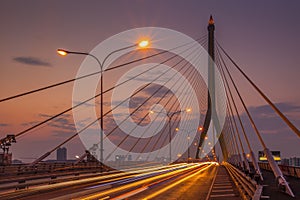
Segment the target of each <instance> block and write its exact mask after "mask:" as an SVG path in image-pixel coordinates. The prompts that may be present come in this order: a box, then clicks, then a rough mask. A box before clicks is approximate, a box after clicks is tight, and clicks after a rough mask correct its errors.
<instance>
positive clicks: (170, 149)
mask: <svg viewBox="0 0 300 200" xmlns="http://www.w3.org/2000/svg"><path fill="white" fill-rule="evenodd" d="M191 111H192V109H190V108H187V109H186V110H178V111H175V112H167V113H166V115H167V117H168V126H169V147H170V148H169V156H170V163H171V162H172V147H171V141H172V129H171V121H172V118H173V117H174V116H175V115H176V114H179V113H182V112H187V113H188V112H191ZM150 113H151V114H153V113H158V114H159V113H164V112H156V111H153V110H150Z"/></svg>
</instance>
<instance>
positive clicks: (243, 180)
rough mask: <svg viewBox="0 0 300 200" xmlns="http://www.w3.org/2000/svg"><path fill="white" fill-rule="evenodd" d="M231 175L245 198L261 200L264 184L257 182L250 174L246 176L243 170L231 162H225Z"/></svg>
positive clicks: (245, 199)
mask: <svg viewBox="0 0 300 200" xmlns="http://www.w3.org/2000/svg"><path fill="white" fill-rule="evenodd" d="M224 166H225V167H226V169H227V171H228V173H229V175H230V177H231V178H232V180H233V182H234V184H235V185H236V187H237V188H238V190H239V193H240V194H241V197H242V199H244V200H250V199H253V200H259V199H260V196H261V193H262V189H263V186H262V185H259V184H257V182H256V181H254V180H252V179H251V178H250V177H249V176H246V174H244V173H243V172H242V171H240V170H239V169H237V168H236V167H234V166H233V165H231V164H230V163H227V162H226V163H225V164H224Z"/></svg>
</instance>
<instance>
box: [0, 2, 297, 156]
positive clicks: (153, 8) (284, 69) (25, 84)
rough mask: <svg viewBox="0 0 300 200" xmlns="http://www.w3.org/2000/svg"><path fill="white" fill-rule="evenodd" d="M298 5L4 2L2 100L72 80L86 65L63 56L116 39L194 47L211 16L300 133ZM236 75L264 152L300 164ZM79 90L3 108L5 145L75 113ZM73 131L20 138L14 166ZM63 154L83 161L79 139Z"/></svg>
mask: <svg viewBox="0 0 300 200" xmlns="http://www.w3.org/2000/svg"><path fill="white" fill-rule="evenodd" d="M299 4H300V2H299V1H296V0H291V1H288V2H286V1H273V0H272V1H271V0H266V1H259V0H255V1H237V0H236V1H234V0H229V1H217V0H212V1H198V0H189V1H179V0H164V1H158V0H154V1H153V0H151V1H150V0H149V1H147V0H123V1H121V0H119V1H117V0H111V1H96V0H88V1H83V0H82V1H79V0H72V1H70V0H63V1H60V0H51V1H50V0H46V1H38V0H27V1H17V0H2V1H1V2H0V22H1V23H0V25H1V28H0V44H1V45H0V51H1V54H0V91H1V93H0V98H1V99H3V98H5V97H8V96H11V95H15V94H18V93H21V92H25V91H28V90H31V89H36V88H39V87H43V86H47V85H49V84H53V83H56V82H59V81H63V80H67V79H72V78H74V77H75V76H76V73H77V70H78V68H79V66H80V65H81V63H82V61H83V60H84V56H68V57H64V58H62V57H59V56H58V55H57V54H56V49H57V48H67V49H70V50H78V51H84V52H89V51H91V50H92V49H93V48H94V47H95V46H96V45H98V44H99V43H100V42H102V41H103V40H105V39H106V38H108V37H110V36H112V35H115V34H117V33H120V32H122V31H126V30H128V29H133V28H139V27H148V26H153V27H163V28H169V29H173V30H176V31H179V32H182V33H184V34H186V35H188V36H190V37H192V38H194V39H196V38H198V37H199V36H202V35H205V34H206V33H207V22H208V19H209V16H210V15H213V17H214V20H215V26H216V30H215V36H216V40H217V41H218V42H219V43H220V44H221V45H222V46H223V47H224V48H225V50H226V51H227V52H228V53H229V54H230V55H231V57H232V58H233V59H234V60H235V61H236V62H237V63H238V64H239V65H240V66H241V67H242V69H243V70H244V71H245V72H246V73H247V75H248V76H249V77H251V79H252V80H253V81H254V82H255V83H256V84H257V85H258V86H259V87H260V88H261V89H262V91H264V92H265V94H266V95H267V96H268V97H269V98H270V99H271V100H272V101H273V102H274V103H276V105H278V107H279V108H280V109H281V110H282V112H283V113H285V114H286V115H287V117H288V118H289V119H290V120H291V121H292V122H293V123H294V124H295V126H296V127H298V128H300V120H299V119H300V93H299V85H300V81H299V74H300V67H299V55H298V52H299V50H298V45H299V44H300V38H299V33H300V23H299V21H300V13H299V11H298V8H299V6H300V5H299ZM119 73H122V72H119ZM232 73H233V75H234V76H235V77H236V79H237V82H238V85H239V88H240V90H241V93H242V95H243V96H244V99H245V101H246V103H247V106H248V107H249V109H250V112H251V113H252V114H253V117H254V119H255V121H256V122H257V125H258V128H259V129H260V130H261V134H262V136H263V138H264V140H265V142H266V144H267V146H268V147H269V148H270V149H271V150H280V151H281V152H282V157H290V156H298V157H299V156H300V150H299V148H297V147H299V145H300V140H299V137H297V136H296V135H295V134H294V133H293V132H291V131H290V130H289V128H288V127H287V126H286V125H285V124H284V123H282V122H281V121H280V120H279V119H278V117H277V116H276V114H274V113H273V111H272V110H271V109H270V108H268V107H267V106H266V102H264V101H263V100H262V99H261V98H260V97H259V95H258V94H257V93H256V92H255V91H254V90H253V89H252V88H251V87H250V86H249V84H248V83H247V82H246V81H245V80H244V79H243V78H242V76H240V75H239V74H238V73H237V72H236V71H233V72H232ZM72 90H73V84H72V83H71V84H66V85H63V86H60V87H58V88H55V89H49V90H46V91H43V92H40V93H38V94H33V95H27V96H25V97H22V98H18V99H14V100H10V101H7V102H2V103H0V136H1V138H2V137H4V136H5V135H6V134H9V133H11V134H15V133H17V132H20V131H21V130H24V128H28V127H30V126H31V125H33V124H35V123H37V122H39V121H42V120H44V119H46V118H47V117H49V116H51V115H53V114H55V113H58V112H59V111H61V110H63V109H66V108H68V107H70V106H71V105H72ZM239 107H240V106H239ZM241 112H242V113H243V111H241ZM244 115H245V114H244V113H243V114H242V117H244ZM245 121H247V120H246V119H245ZM246 123H247V122H246ZM248 125H249V123H248ZM246 129H247V131H248V134H249V137H250V138H251V141H252V143H253V144H254V147H255V148H254V149H255V152H257V151H258V150H261V147H259V146H258V145H257V144H258V142H257V138H256V137H255V135H254V133H253V131H252V130H251V128H250V126H247V127H246ZM74 131H75V126H74V122H73V118H72V113H71V112H70V113H67V114H65V115H63V116H61V117H60V118H59V119H57V120H56V121H55V122H52V123H50V124H49V125H47V126H45V127H43V128H39V129H37V130H36V131H33V132H31V133H28V134H26V135H24V136H22V137H21V138H20V140H18V141H17V144H13V146H12V147H11V150H12V152H13V157H14V158H15V159H21V160H23V161H25V162H28V161H31V160H32V159H34V158H37V157H38V156H40V155H41V154H42V152H46V151H49V150H50V149H51V148H53V147H54V146H55V145H57V144H58V143H59V141H62V139H64V138H66V137H67V136H70V135H71V134H72V133H74ZM66 147H67V148H68V157H69V158H70V159H71V158H74V157H75V155H79V154H82V153H83V152H84V147H83V145H82V143H81V141H80V140H79V138H75V139H74V140H72V141H71V142H70V143H69V144H67V145H66ZM50 158H55V154H53V155H51V156H50Z"/></svg>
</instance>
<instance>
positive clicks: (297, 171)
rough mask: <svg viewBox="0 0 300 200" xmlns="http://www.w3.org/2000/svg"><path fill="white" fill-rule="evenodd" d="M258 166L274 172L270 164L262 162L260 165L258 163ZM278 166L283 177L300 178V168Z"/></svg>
mask: <svg viewBox="0 0 300 200" xmlns="http://www.w3.org/2000/svg"><path fill="white" fill-rule="evenodd" d="M258 165H259V167H260V168H261V169H265V170H268V171H272V169H271V167H270V165H269V163H262V162H260V163H258ZM278 166H279V168H280V169H281V171H282V173H283V175H285V176H293V177H296V178H300V167H295V166H288V165H278Z"/></svg>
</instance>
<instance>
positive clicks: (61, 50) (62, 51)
mask: <svg viewBox="0 0 300 200" xmlns="http://www.w3.org/2000/svg"><path fill="white" fill-rule="evenodd" d="M57 53H58V54H59V55H61V56H65V55H67V54H68V53H67V51H66V50H63V49H57Z"/></svg>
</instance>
